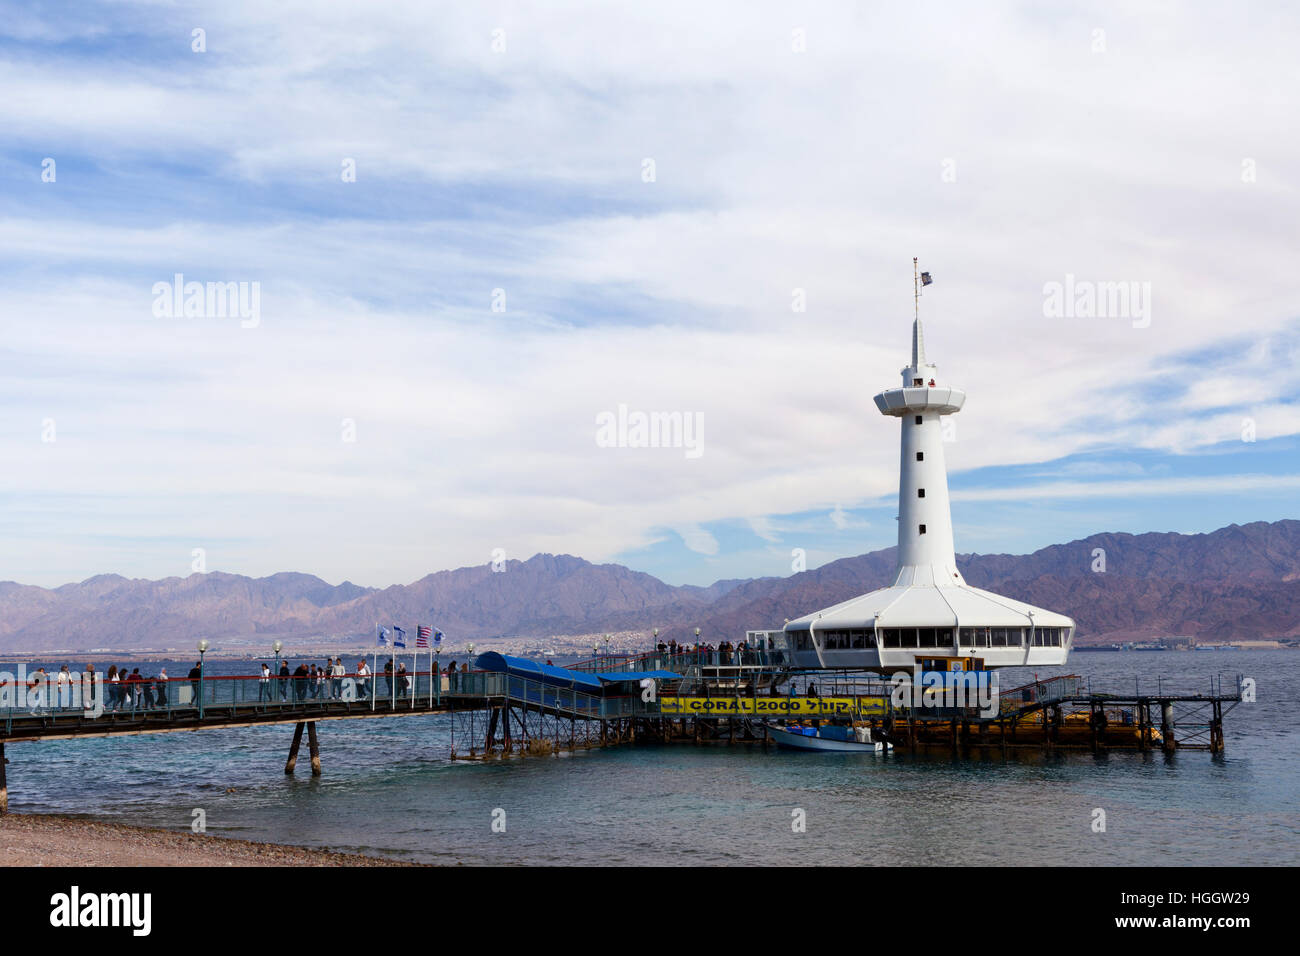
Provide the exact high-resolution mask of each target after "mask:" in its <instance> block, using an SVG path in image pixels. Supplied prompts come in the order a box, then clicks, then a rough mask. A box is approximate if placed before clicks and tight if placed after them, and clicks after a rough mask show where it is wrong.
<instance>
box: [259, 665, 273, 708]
mask: <svg viewBox="0 0 1300 956" xmlns="http://www.w3.org/2000/svg"><path fill="white" fill-rule="evenodd" d="M272 699H273V698H272V697H271V668H270V667H269V666H268V665H267V663H266V661H262V676H261V677H259V678H258V679H257V702H258V703H259V704H260V703H261V702H262V701H264V700H265V701H267V702H270V701H271V700H272Z"/></svg>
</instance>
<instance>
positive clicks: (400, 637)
mask: <svg viewBox="0 0 1300 956" xmlns="http://www.w3.org/2000/svg"><path fill="white" fill-rule="evenodd" d="M393 646H394V647H400V648H402V650H406V632H405V631H404V630H402V629H401V628H400V627H398V626H397V625H396V624H394V625H393Z"/></svg>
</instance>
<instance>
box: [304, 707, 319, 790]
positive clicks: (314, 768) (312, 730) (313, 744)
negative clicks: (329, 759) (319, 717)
mask: <svg viewBox="0 0 1300 956" xmlns="http://www.w3.org/2000/svg"><path fill="white" fill-rule="evenodd" d="M307 752H308V753H309V754H311V775H312V776H313V777H319V776H320V743H319V742H318V741H317V740H316V721H314V720H313V721H310V722H308V724H307Z"/></svg>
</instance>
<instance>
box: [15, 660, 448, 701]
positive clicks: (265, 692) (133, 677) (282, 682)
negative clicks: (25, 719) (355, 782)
mask: <svg viewBox="0 0 1300 956" xmlns="http://www.w3.org/2000/svg"><path fill="white" fill-rule="evenodd" d="M146 666H147V665H146ZM381 673H382V674H383V677H384V686H383V688H382V691H381V690H379V689H377V688H376V689H374V690H373V691H372V687H371V682H372V681H373V680H374V674H373V672H372V671H371V669H370V665H369V664H367V663H366V661H365V660H364V659H362V660H360V661H358V662H357V667H356V670H354V671H352V672H350V673H349V671H348V669H347V666H346V665H345V664H344V663H343V658H342V657H337V658H334V657H331V658H327V659H326V662H325V663H324V664H323V665H320V664H315V663H311V664H308V663H306V662H303V663H300V664H299V665H298V666H297V667H296V668H294V669H293V670H290V668H289V662H288V661H287V660H282V661H281V662H280V667H279V670H278V671H272V669H271V665H269V664H266V663H263V664H262V672H261V674H260V675H259V677H258V679H257V682H258V695H257V699H258V701H259V702H264V701H265V702H270V701H274V700H276V698H277V696H278V698H279V700H280V701H281V702H285V703H287V702H289V701H290V700H293V701H295V702H302V701H307V700H342V699H343V681H344V679H345V678H348V677H351V678H352V679H353V682H354V686H355V688H356V699H357V700H367V699H369V697H370V695H371V693H372V692H373V693H377V694H379V696H380V698H381V699H382V698H384V697H389V696H393V695H396V696H398V697H408V696H410V695H411V693H412V692H413V689H414V684H413V681H412V678H413V677H414V676H415V675H414V674H413V673H410V672H408V671H407V669H406V662H405V661H396V662H395V661H394V660H393V658H391V657H390V658H389V659H388V660H387V661H385V662H384V667H383V671H382V672H381ZM438 673H439V675H440V676H442V677H445V678H448V680H446V681H445V682H444V683H443V686H444V687H450V689H452V690H455V689H456V685H457V683H458V680H457V678H458V676H459V674H458V669H457V664H456V662H455V661H454V660H453V661H451V662H449V663H448V664H447V666H445V667H442V668H440V669H439V670H438ZM184 679H186V680H188V681H189V682H190V687H191V698H190V703H196V702H197V701H198V700H199V696H200V694H201V693H202V692H203V686H202V684H203V667H202V664H201V663H200V662H197V661H196V662H195V664H194V667H193V668H191V669H190V671H189V673H188V674H187V675H186V677H185V678H184ZM170 680H171V678H169V677H168V676H167V668H166V667H165V666H164V667H160V668H159V670H158V673H157V674H142V673H141V672H140V668H139V667H134V668H132V669H131V670H130V671H128V670H127V668H126V667H125V666H123V667H118V666H117V665H116V664H113V665H110V666H109V668H108V670H107V672H105V673H103V674H100V673H99V672H97V671H96V670H95V665H94V664H87V665H86V670H85V671H84V672H83V673H81V674H73V673H71V672H70V671H69V670H68V665H67V664H64V665H63V666H62V667H61V668H60V669H59V670H58V671H57V672H56V673H54V674H50V673H47V672H46V669H45V668H44V667H38V668H37V669H36V670H35V671H34V672H32V673H31V675H30V676H29V678H28V685H27V686H28V690H29V691H34V692H35V693H32V694H31V695H30V697H29V699H30V700H31V701H32V702H33V703H32V708H33V713H36V712H38V711H39V710H40V709H42V708H46V707H51V708H67V707H85V708H91V707H93V706H95V704H96V702H97V701H96V698H97V697H99V696H100V695H101V694H102V696H103V701H102V704H103V709H104V710H105V711H121V710H155V709H159V708H165V707H168V706H169V705H170V706H175V705H177V704H180V703H182V702H183V698H182V699H181V700H178V699H176V695H175V694H171V695H169V693H168V689H167V685H168V682H169V681H170ZM214 696H215V695H214V694H213V693H211V692H209V694H208V697H209V703H212V702H213V698H214Z"/></svg>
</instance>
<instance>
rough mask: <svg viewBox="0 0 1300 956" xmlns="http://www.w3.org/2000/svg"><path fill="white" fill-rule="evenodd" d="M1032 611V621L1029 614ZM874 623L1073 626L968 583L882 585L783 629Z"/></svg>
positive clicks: (1060, 616)
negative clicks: (883, 586)
mask: <svg viewBox="0 0 1300 956" xmlns="http://www.w3.org/2000/svg"><path fill="white" fill-rule="evenodd" d="M1031 612H1032V614H1033V617H1032V619H1031V618H1030V614H1031ZM810 624H816V626H817V630H818V631H821V630H824V629H827V628H874V627H956V626H961V627H1029V626H1030V625H1031V624H1032V625H1034V626H1037V627H1073V626H1074V621H1073V620H1071V619H1070V618H1068V617H1066V616H1065V615H1064V614H1057V613H1056V612H1055V611H1047V610H1044V609H1043V608H1040V607H1034V606H1033V605H1032V604H1025V603H1024V602H1023V601H1015V600H1012V599H1011V598H1008V597H1002V596H1001V595H1000V594H994V593H992V592H991V591H982V590H980V589H979V588H973V587H971V586H970V585H968V584H945V585H942V586H935V585H932V584H907V585H895V586H894V587H888V588H881V589H880V590H878V591H871V592H870V593H868V594H863V595H860V596H858V597H855V598H850V599H849V600H847V601H844V602H842V603H840V604H836V605H835V606H834V607H828V608H824V609H823V610H821V611H815V612H813V613H812V614H806V615H804V616H803V617H801V618H799V619H798V620H796V621H791V622H790V623H789V624H787V625H786V630H787V631H789V630H806V629H807V628H808V626H809V625H810Z"/></svg>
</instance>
